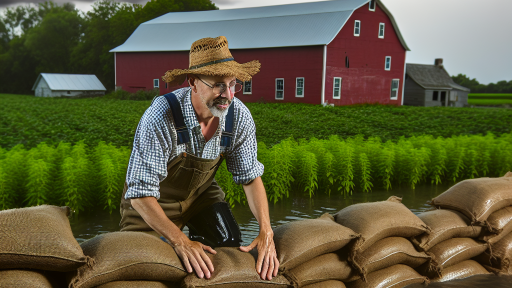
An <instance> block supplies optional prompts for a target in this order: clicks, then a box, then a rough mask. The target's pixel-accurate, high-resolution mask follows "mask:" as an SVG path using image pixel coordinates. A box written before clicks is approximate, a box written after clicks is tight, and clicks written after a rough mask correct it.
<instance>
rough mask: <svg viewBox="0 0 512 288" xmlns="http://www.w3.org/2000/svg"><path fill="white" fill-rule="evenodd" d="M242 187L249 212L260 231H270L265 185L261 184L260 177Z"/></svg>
mask: <svg viewBox="0 0 512 288" xmlns="http://www.w3.org/2000/svg"><path fill="white" fill-rule="evenodd" d="M243 187H244V190H245V195H247V202H248V203H249V207H250V209H251V212H252V214H253V215H254V217H256V220H257V221H258V223H259V225H260V232H261V231H272V227H271V226H270V216H269V213H268V200H267V193H266V192H265V186H263V181H262V180H261V177H258V178H256V179H254V180H253V181H252V182H251V183H250V184H248V185H243Z"/></svg>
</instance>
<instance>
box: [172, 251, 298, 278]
mask: <svg viewBox="0 0 512 288" xmlns="http://www.w3.org/2000/svg"><path fill="white" fill-rule="evenodd" d="M215 251H217V254H215V255H212V254H208V257H210V259H211V260H212V264H213V267H214V268H215V270H214V271H213V273H212V277H210V279H204V278H202V279H201V278H199V277H197V275H196V274H195V273H191V274H189V275H187V277H185V279H184V280H183V282H182V285H181V287H182V288H199V287H215V288H237V287H243V288H259V287H262V288H285V287H289V286H290V282H288V280H286V278H285V277H284V276H277V277H273V278H272V280H271V281H268V280H262V279H261V278H260V276H259V275H258V273H257V272H256V260H257V257H258V255H257V252H256V249H254V250H253V251H251V253H247V252H242V251H240V249H239V248H238V247H217V248H215Z"/></svg>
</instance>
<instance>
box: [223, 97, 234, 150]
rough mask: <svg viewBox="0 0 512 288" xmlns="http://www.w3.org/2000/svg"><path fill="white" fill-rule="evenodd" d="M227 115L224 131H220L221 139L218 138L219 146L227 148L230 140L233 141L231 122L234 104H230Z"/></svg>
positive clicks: (232, 120)
mask: <svg viewBox="0 0 512 288" xmlns="http://www.w3.org/2000/svg"><path fill="white" fill-rule="evenodd" d="M228 109H229V110H228V115H227V116H226V125H225V129H224V131H222V137H221V138H220V146H224V147H229V146H230V145H231V140H232V139H233V122H234V121H235V103H231V106H229V108H228Z"/></svg>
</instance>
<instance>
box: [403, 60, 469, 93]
mask: <svg viewBox="0 0 512 288" xmlns="http://www.w3.org/2000/svg"><path fill="white" fill-rule="evenodd" d="M405 71H406V72H405V73H406V74H407V76H409V77H411V78H412V80H414V82H416V83H418V85H420V86H421V87H423V88H424V89H448V90H451V89H457V90H462V91H467V92H469V91H470V89H468V88H466V87H463V86H460V85H459V84H457V83H455V82H453V79H452V77H450V75H449V74H448V72H446V70H445V69H444V67H443V66H442V65H441V66H436V65H427V64H406V68H405Z"/></svg>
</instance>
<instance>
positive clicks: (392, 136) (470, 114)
mask: <svg viewBox="0 0 512 288" xmlns="http://www.w3.org/2000/svg"><path fill="white" fill-rule="evenodd" d="M0 102H1V103H2V105H0V135H2V136H1V137H0V147H2V148H5V149H10V148H12V147H14V146H15V145H17V144H23V145H24V146H25V148H32V147H36V146H37V145H38V144H39V143H41V142H43V141H44V142H46V143H48V144H49V145H56V144H58V143H59V142H61V141H64V142H68V143H71V144H76V143H78V142H79V141H84V143H85V144H86V145H89V146H96V145H97V144H98V143H99V142H100V141H105V142H106V143H112V144H113V145H114V146H116V147H121V146H128V147H131V146H132V141H133V136H134V134H135V130H136V128H137V125H138V122H139V120H140V117H141V116H142V114H143V113H144V111H145V110H146V109H147V108H148V107H149V106H150V104H151V101H122V100H116V99H105V98H102V97H99V98H87V99H63V98H40V97H34V96H30V95H8V94H0ZM246 105H247V107H248V108H249V110H250V111H251V113H252V116H253V118H254V121H255V123H256V129H257V132H256V133H257V138H258V142H264V143H266V144H267V145H268V146H273V145H275V144H277V143H279V142H280V141H282V140H283V139H287V138H289V137H291V138H293V139H300V138H305V139H311V138H313V137H315V138H317V139H328V138H329V137H330V136H331V135H338V136H339V137H340V138H342V139H347V138H350V137H354V136H356V135H362V136H363V137H364V138H365V139H367V138H369V137H379V138H380V139H381V140H382V141H384V142H385V141H387V140H397V139H399V138H400V137H401V136H406V137H411V136H420V135H432V136H434V137H438V136H441V137H445V138H446V137H451V136H453V135H477V134H481V135H485V134H486V133H487V132H492V133H494V134H495V135H501V134H503V133H510V132H512V124H511V123H512V110H511V109H499V108H495V109H475V108H454V107H411V106H401V107H396V106H387V105H354V106H337V107H330V106H328V107H322V106H320V105H309V104H293V103H267V104H262V103H246Z"/></svg>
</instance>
